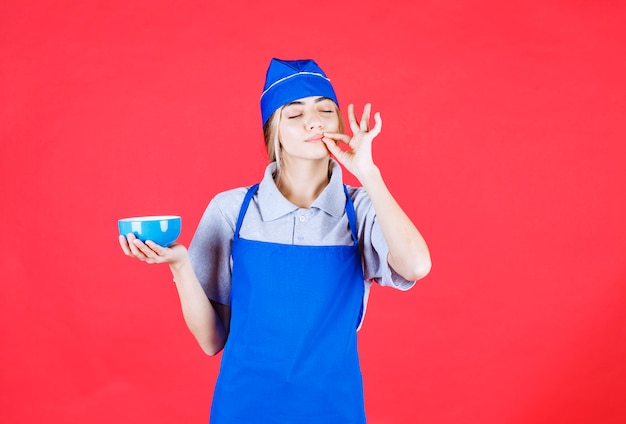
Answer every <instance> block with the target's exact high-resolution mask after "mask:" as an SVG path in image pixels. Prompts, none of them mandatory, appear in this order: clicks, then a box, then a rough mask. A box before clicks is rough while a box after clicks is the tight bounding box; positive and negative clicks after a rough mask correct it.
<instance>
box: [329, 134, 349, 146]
mask: <svg viewBox="0 0 626 424" xmlns="http://www.w3.org/2000/svg"><path fill="white" fill-rule="evenodd" d="M324 137H326V138H330V139H332V140H333V141H335V142H338V143H345V144H350V139H351V138H352V137H350V136H349V135H347V134H341V133H327V132H325V133H324Z"/></svg>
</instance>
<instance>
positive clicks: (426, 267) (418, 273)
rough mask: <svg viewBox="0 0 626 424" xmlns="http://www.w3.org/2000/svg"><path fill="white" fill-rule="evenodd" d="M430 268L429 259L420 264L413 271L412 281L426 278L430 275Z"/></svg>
mask: <svg viewBox="0 0 626 424" xmlns="http://www.w3.org/2000/svg"><path fill="white" fill-rule="evenodd" d="M431 268H432V262H431V261H430V258H429V259H428V260H425V261H422V263H420V264H419V266H418V267H416V269H415V270H414V274H413V277H415V278H414V281H417V280H421V279H422V278H424V277H426V276H427V275H428V274H429V273H430V270H431Z"/></svg>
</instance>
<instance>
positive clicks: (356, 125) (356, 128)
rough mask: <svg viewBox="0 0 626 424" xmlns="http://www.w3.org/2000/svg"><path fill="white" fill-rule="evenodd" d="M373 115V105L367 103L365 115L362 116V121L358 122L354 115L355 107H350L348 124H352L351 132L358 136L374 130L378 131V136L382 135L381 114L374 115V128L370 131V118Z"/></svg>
mask: <svg viewBox="0 0 626 424" xmlns="http://www.w3.org/2000/svg"><path fill="white" fill-rule="evenodd" d="M371 114H372V104H371V103H367V104H366V105H365V107H364V108H363V114H362V115H361V119H360V121H358V122H357V120H356V114H355V113H354V105H353V104H350V105H348V122H349V124H350V130H351V131H352V134H357V133H358V132H372V131H373V130H374V129H376V128H377V130H376V135H377V134H378V133H380V130H381V128H382V119H381V118H380V113H379V112H376V113H375V114H374V122H375V124H374V128H372V129H370V127H369V123H370V117H371Z"/></svg>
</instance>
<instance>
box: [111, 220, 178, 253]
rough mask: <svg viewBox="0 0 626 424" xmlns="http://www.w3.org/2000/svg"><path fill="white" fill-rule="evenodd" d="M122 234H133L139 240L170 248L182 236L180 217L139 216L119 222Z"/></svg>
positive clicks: (118, 226)
mask: <svg viewBox="0 0 626 424" xmlns="http://www.w3.org/2000/svg"><path fill="white" fill-rule="evenodd" d="M117 228H118V229H119V230H120V234H122V235H124V236H125V235H127V234H129V233H133V234H134V235H135V237H137V238H138V239H139V240H141V241H143V242H146V240H152V241H153V242H155V243H156V244H158V245H160V246H165V247H168V246H170V245H171V244H172V243H174V242H175V241H176V239H177V238H178V236H179V235H180V228H181V219H180V216H170V215H167V216H166V215H164V216H137V217H134V218H124V219H120V220H118V221H117Z"/></svg>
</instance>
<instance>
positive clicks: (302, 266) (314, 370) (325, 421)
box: [210, 184, 365, 424]
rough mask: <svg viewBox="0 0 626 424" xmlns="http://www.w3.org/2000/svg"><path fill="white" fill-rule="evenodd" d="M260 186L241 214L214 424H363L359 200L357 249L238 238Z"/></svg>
mask: <svg viewBox="0 0 626 424" xmlns="http://www.w3.org/2000/svg"><path fill="white" fill-rule="evenodd" d="M257 189H258V184H257V185H255V186H252V187H251V188H250V189H249V190H248V193H247V194H246V197H245V199H244V202H243V204H242V206H241V210H240V212H239V218H238V220H237V226H236V229H235V234H234V239H233V246H232V258H233V272H232V289H231V305H230V307H231V311H232V314H231V324H230V334H229V336H228V340H227V342H226V345H225V346H224V351H223V354H222V361H221V366H220V373H219V376H218V378H217V383H216V386H215V392H214V395H213V403H212V407H211V421H210V422H211V424H234V423H236V424H243V423H245V424H247V423H250V424H253V423H260V424H266V423H268V424H269V423H276V424H279V423H280V424H282V423H284V424H292V423H293V424H314V423H315V424H352V423H354V424H363V423H365V408H364V402H363V382H362V377H361V370H360V366H359V358H358V353H357V334H356V328H357V326H358V324H359V320H360V318H361V314H362V305H363V292H364V287H363V270H362V264H361V257H360V254H359V249H358V242H357V237H356V228H357V227H356V217H355V213H354V206H353V204H352V199H351V198H350V196H349V195H348V192H347V189H346V187H345V186H344V191H345V193H346V198H347V201H346V213H347V214H348V219H349V223H350V230H351V232H352V239H353V242H354V243H353V244H352V245H351V246H299V245H287V244H279V243H268V242H261V241H254V240H246V239H242V238H240V237H239V230H240V228H241V224H242V222H243V219H244V216H245V213H246V210H247V208H248V205H249V203H250V200H251V199H252V196H254V194H255V192H256V190H257Z"/></svg>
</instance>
